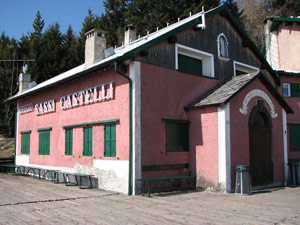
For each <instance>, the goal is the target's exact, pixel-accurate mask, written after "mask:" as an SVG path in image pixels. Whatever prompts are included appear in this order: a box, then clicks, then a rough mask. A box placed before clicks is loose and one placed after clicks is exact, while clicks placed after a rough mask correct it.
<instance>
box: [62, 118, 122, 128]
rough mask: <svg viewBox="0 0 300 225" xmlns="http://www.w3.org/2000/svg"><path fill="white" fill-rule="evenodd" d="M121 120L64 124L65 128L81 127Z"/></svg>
mask: <svg viewBox="0 0 300 225" xmlns="http://www.w3.org/2000/svg"><path fill="white" fill-rule="evenodd" d="M119 121H120V119H112V120H100V121H95V122H86V123H77V124H70V125H65V126H63V128H70V127H80V126H93V125H98V124H105V123H116V122H119Z"/></svg>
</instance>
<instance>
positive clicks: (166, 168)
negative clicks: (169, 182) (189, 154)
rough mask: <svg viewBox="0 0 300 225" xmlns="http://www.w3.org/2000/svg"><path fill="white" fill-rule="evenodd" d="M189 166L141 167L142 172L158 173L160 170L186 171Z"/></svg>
mask: <svg viewBox="0 0 300 225" xmlns="http://www.w3.org/2000/svg"><path fill="white" fill-rule="evenodd" d="M188 168H189V164H171V165H147V166H142V171H143V172H145V171H160V170H180V169H188Z"/></svg>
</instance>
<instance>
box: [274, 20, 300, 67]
mask: <svg viewBox="0 0 300 225" xmlns="http://www.w3.org/2000/svg"><path fill="white" fill-rule="evenodd" d="M299 40H300V26H294V25H292V26H284V25H283V24H282V25H280V27H279V29H278V53H279V67H280V69H284V70H296V71H300V63H299V52H300V41H299Z"/></svg>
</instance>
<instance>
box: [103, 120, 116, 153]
mask: <svg viewBox="0 0 300 225" xmlns="http://www.w3.org/2000/svg"><path fill="white" fill-rule="evenodd" d="M104 141H105V149H104V156H105V157H116V124H108V125H105V127H104Z"/></svg>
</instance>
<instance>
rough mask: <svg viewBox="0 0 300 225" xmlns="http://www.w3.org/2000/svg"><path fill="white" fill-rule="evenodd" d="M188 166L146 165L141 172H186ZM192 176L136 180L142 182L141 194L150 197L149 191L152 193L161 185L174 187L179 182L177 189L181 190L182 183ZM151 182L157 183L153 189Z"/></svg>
mask: <svg viewBox="0 0 300 225" xmlns="http://www.w3.org/2000/svg"><path fill="white" fill-rule="evenodd" d="M188 169H189V164H172V165H148V166H142V171H143V172H150V171H163V170H180V171H181V172H185V173H186V172H188ZM191 179H192V176H189V175H176V176H160V177H157V176H156V177H145V178H140V179H137V180H138V181H141V182H142V194H143V195H145V194H146V195H147V196H148V197H150V195H151V190H152V191H153V190H154V189H155V188H158V187H160V186H161V185H162V184H163V183H165V182H169V183H171V185H172V186H174V183H175V182H177V181H178V182H179V189H180V191H181V189H182V182H183V181H188V180H191ZM153 182H158V183H157V184H156V185H154V187H152V183H153ZM146 184H148V185H147V193H146V192H145V190H146V189H145V186H146ZM187 188H188V182H186V188H185V190H187Z"/></svg>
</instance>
